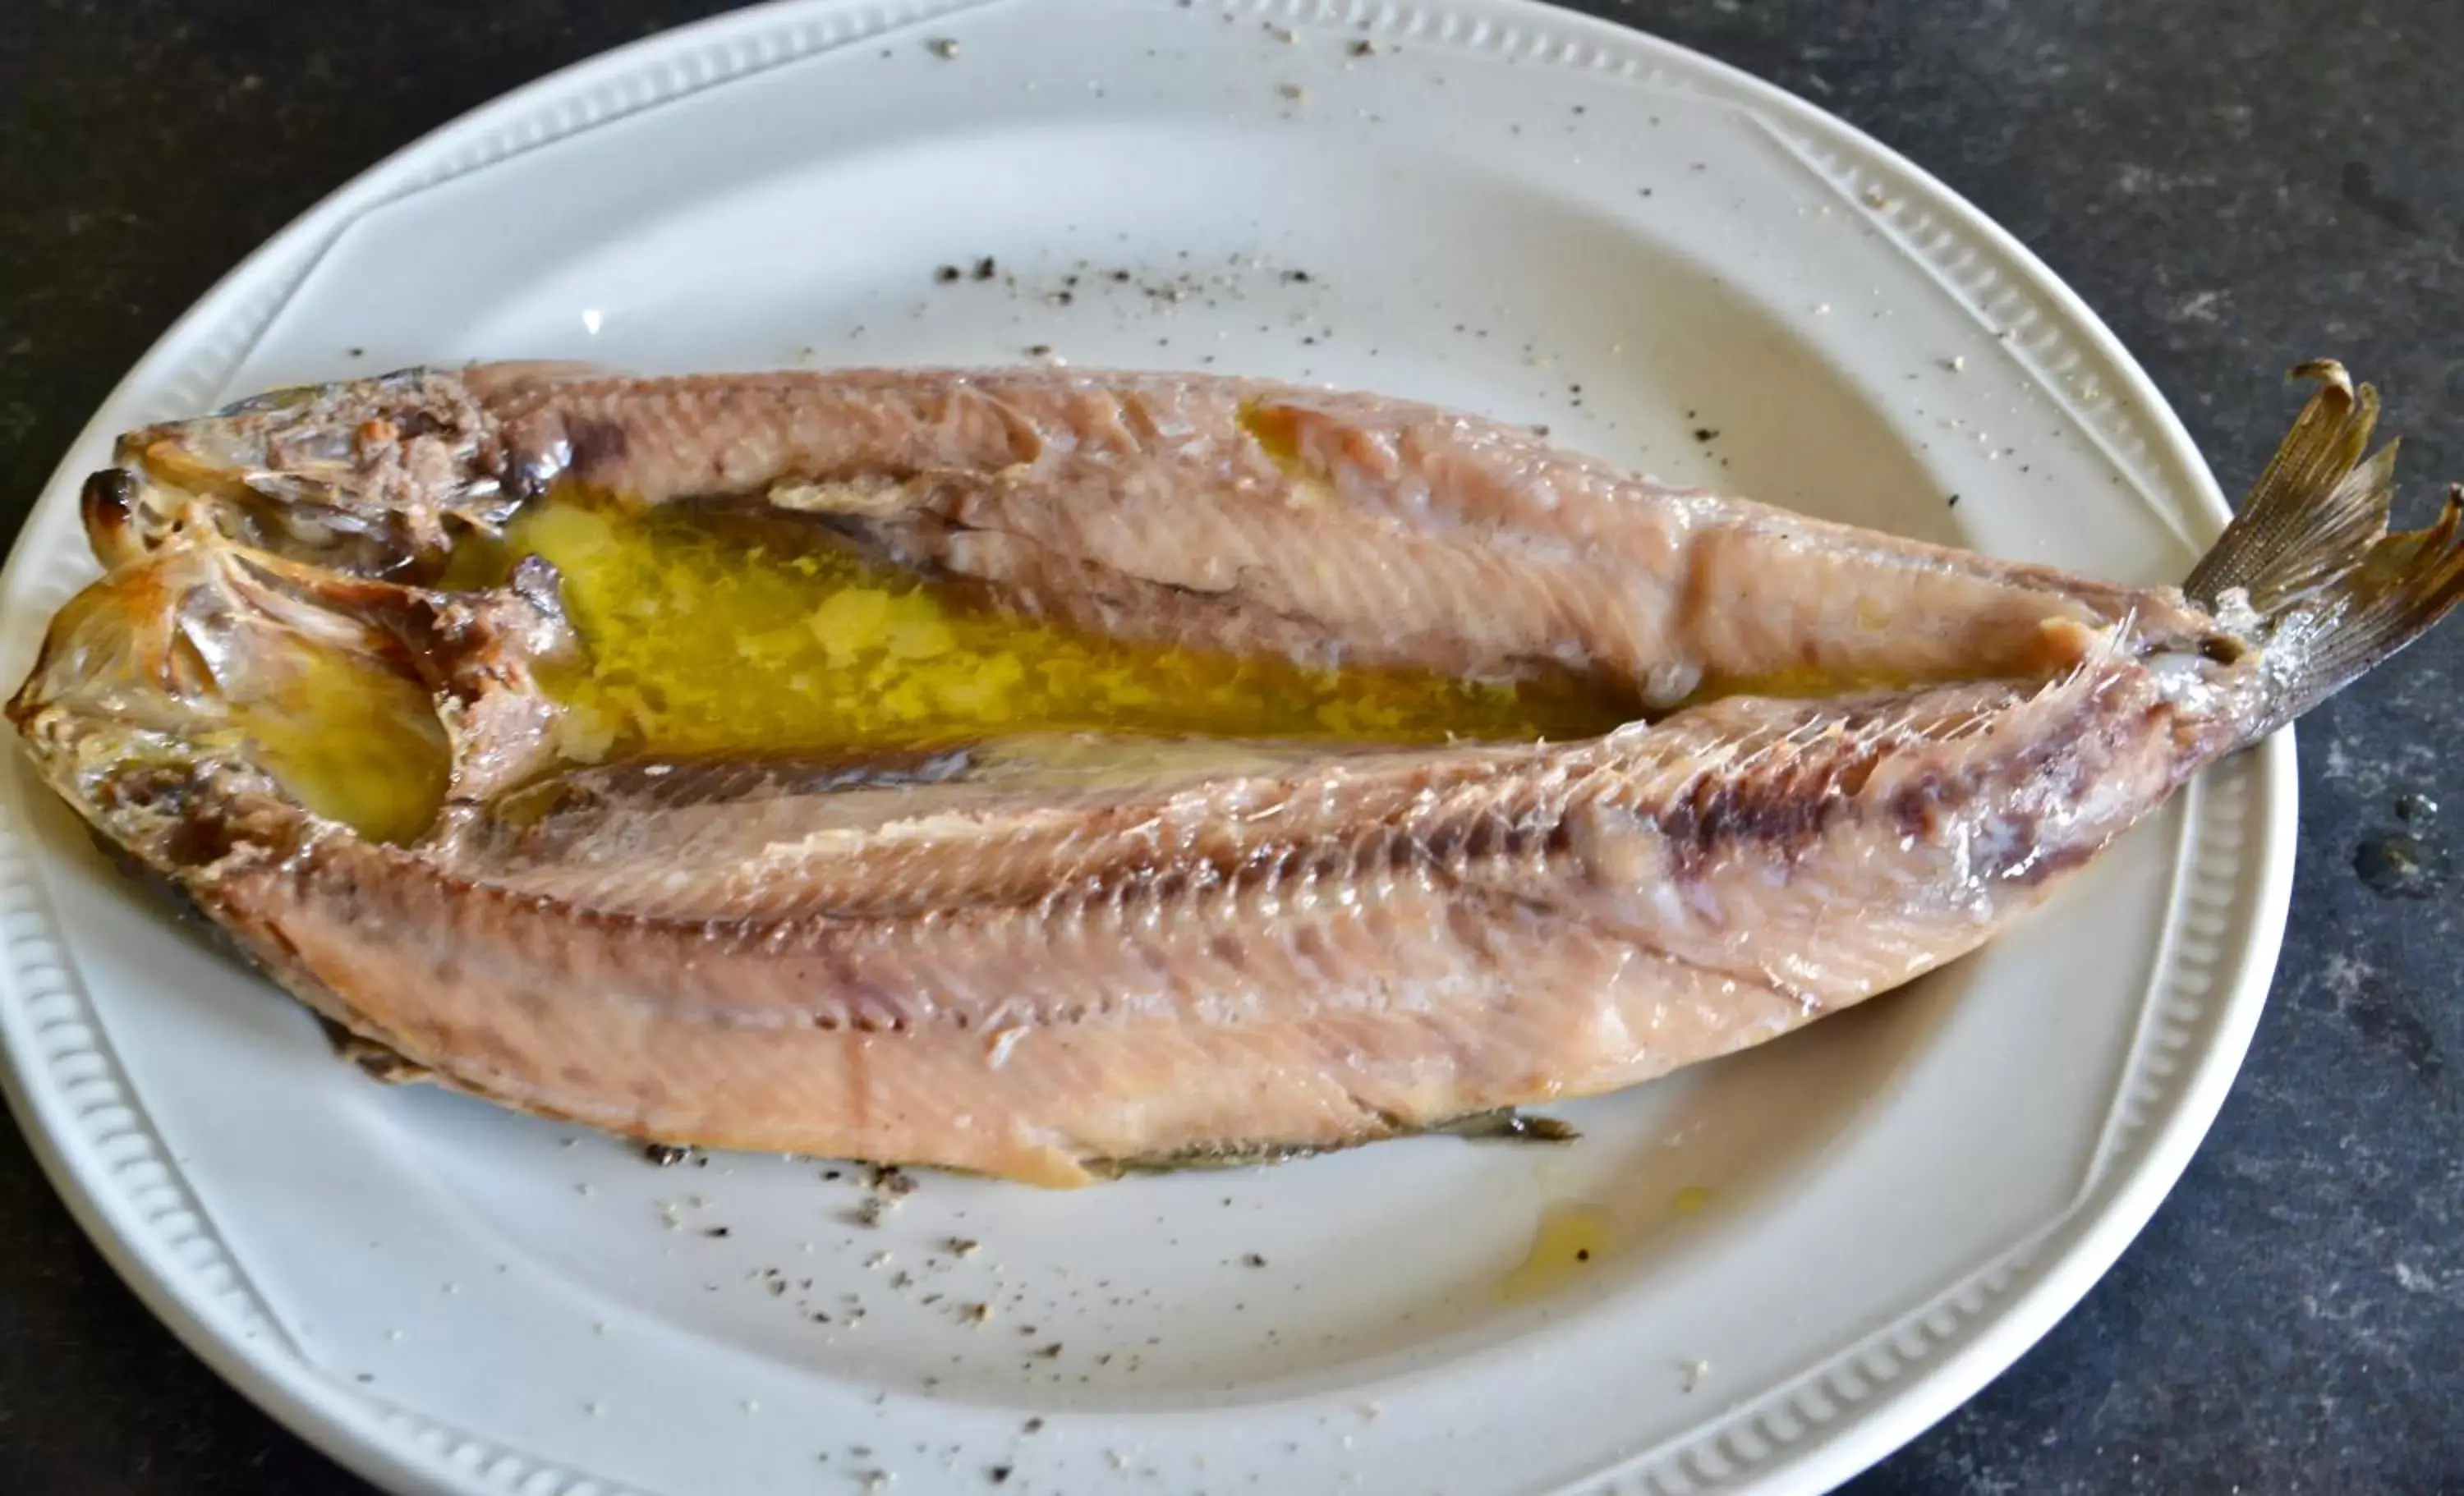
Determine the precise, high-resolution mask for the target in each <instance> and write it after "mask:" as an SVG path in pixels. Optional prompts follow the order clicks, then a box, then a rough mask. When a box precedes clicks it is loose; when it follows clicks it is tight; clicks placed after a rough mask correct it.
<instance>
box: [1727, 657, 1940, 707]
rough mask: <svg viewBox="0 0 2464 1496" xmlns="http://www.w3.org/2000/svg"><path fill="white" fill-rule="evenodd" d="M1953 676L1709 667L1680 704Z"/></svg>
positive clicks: (1861, 689) (1838, 691) (1859, 689)
mask: <svg viewBox="0 0 2464 1496" xmlns="http://www.w3.org/2000/svg"><path fill="white" fill-rule="evenodd" d="M1956 678H1959V677H1954V676H1943V677H1939V678H1926V677H1923V676H1919V675H1914V674H1909V673H1906V672H1899V673H1892V672H1887V671H1838V670H1823V669H1821V668H1820V667H1818V666H1813V665H1796V666H1790V667H1788V668H1786V669H1783V670H1775V671H1755V672H1752V673H1750V674H1746V673H1730V672H1728V671H1707V672H1705V675H1704V676H1703V682H1702V684H1701V685H1699V686H1697V687H1695V688H1694V690H1693V692H1692V693H1690V694H1689V695H1687V696H1686V698H1685V702H1684V704H1685V705H1686V706H1696V705H1700V704H1701V703H1703V702H1706V701H1719V700H1724V699H1726V698H1727V697H1729V696H1774V697H1784V698H1786V699H1789V700H1792V701H1810V700H1817V699H1820V698H1822V697H1826V696H1850V695H1862V694H1866V693H1876V692H1895V691H1908V690H1913V689H1914V688H1916V687H1919V686H1926V685H1940V684H1943V683H1944V682H1945V681H1947V680H1950V679H1956Z"/></svg>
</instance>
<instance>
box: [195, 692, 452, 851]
mask: <svg viewBox="0 0 2464 1496" xmlns="http://www.w3.org/2000/svg"><path fill="white" fill-rule="evenodd" d="M282 655H283V657H282V658H281V659H280V660H279V661H278V662H276V661H273V660H270V659H268V660H260V661H257V662H253V663H254V664H256V665H259V666H262V667H263V669H261V670H252V671H251V675H250V678H249V679H248V681H247V683H246V691H245V693H244V694H242V695H240V696H239V697H238V698H237V699H235V700H234V701H233V703H232V721H233V724H234V725H235V726H236V727H237V728H238V729H239V730H240V732H241V733H243V734H245V735H246V736H247V737H248V739H249V741H250V744H251V747H252V753H251V758H252V759H253V761H254V762H255V763H256V764H257V765H258V766H259V767H260V768H262V769H264V770H265V771H266V772H267V773H268V774H271V775H273V776H274V778H275V781H277V782H278V783H280V784H281V785H282V787H283V788H284V789H286V790H288V791H289V792H290V793H291V795H292V797H293V798H294V799H296V800H297V801H298V802H299V803H301V804H303V805H305V806H307V807H308V808H309V809H310V810H312V811H314V812H316V813H317V814H318V815H320V816H324V817H326V818H328V819H330V820H335V821H340V822H342V823H343V824H345V825H349V826H350V827H351V828H352V829H354V830H356V831H358V832H359V833H360V834H361V835H363V836H365V837H368V838H370V839H372V840H375V841H380V842H407V841H409V840H410V839H411V838H413V837H416V836H417V835H418V834H419V833H420V832H422V831H424V830H426V829H427V828H428V825H429V822H430V821H431V820H433V819H434V818H435V815H436V807H437V806H438V804H440V803H442V802H443V800H444V798H445V788H446V779H447V776H448V773H449V770H450V761H449V757H448V749H447V745H446V740H445V729H444V727H443V725H442V724H441V723H439V722H438V721H437V718H436V707H435V704H434V703H433V702H432V701H431V700H430V699H429V694H428V693H427V692H426V691H425V690H424V689H422V688H421V686H420V685H419V683H418V682H416V681H414V680H411V679H408V678H407V677H405V676H403V675H400V674H397V673H396V672H394V671H390V670H387V669H385V667H383V666H382V665H379V664H378V663H376V662H374V661H371V660H367V659H363V658H362V657H360V656H358V655H353V654H346V653H343V652H341V650H338V649H324V648H303V649H288V650H283V651H282Z"/></svg>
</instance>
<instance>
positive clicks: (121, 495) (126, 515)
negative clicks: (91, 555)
mask: <svg viewBox="0 0 2464 1496" xmlns="http://www.w3.org/2000/svg"><path fill="white" fill-rule="evenodd" d="M137 495H138V482H137V474H136V473H131V472H129V471H128V470H127V469H126V468H104V469H102V470H101V471H100V472H99V473H93V474H91V475H90V476H88V477H87V478H86V480H85V487H84V488H83V489H82V490H80V491H79V492H78V495H77V512H78V515H79V517H80V518H82V519H83V521H84V524H85V533H86V539H87V540H88V542H89V543H91V544H92V545H93V546H94V548H95V549H96V550H97V551H98V552H101V551H116V550H118V549H119V541H120V539H121V537H122V536H123V535H124V534H125V532H126V531H127V530H128V528H129V526H130V525H131V524H132V523H133V522H134V521H135V520H136V517H137Z"/></svg>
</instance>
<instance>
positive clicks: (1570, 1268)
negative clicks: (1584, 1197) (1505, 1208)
mask: <svg viewBox="0 0 2464 1496" xmlns="http://www.w3.org/2000/svg"><path fill="white" fill-rule="evenodd" d="M1615 1227H1616V1223H1615V1222H1614V1221H1611V1220H1610V1218H1609V1213H1608V1212H1607V1211H1605V1210H1602V1209H1601V1208H1600V1207H1598V1206H1597V1205H1557V1206H1553V1207H1551V1209H1550V1210H1549V1212H1548V1213H1547V1214H1546V1215H1543V1216H1542V1217H1541V1218H1540V1229H1539V1230H1538V1231H1537V1232H1535V1233H1534V1234H1533V1235H1532V1238H1531V1250H1530V1251H1529V1253H1527V1254H1525V1256H1524V1259H1523V1261H1522V1262H1520V1263H1518V1264H1516V1265H1515V1267H1514V1269H1513V1270H1512V1271H1511V1272H1508V1273H1507V1275H1506V1276H1505V1277H1504V1278H1503V1279H1501V1280H1499V1282H1498V1285H1497V1296H1498V1297H1499V1298H1500V1299H1502V1300H1505V1301H1506V1302H1507V1303H1519V1302H1522V1301H1524V1300H1527V1299H1538V1298H1546V1297H1547V1296H1548V1295H1550V1294H1551V1293H1554V1292H1556V1291H1557V1290H1558V1289H1560V1288H1563V1287H1567V1286H1568V1285H1570V1284H1572V1283H1573V1282H1574V1281H1576V1280H1577V1279H1579V1278H1581V1277H1582V1276H1583V1275H1584V1274H1585V1273H1587V1272H1589V1271H1591V1270H1592V1269H1593V1268H1594V1267H1596V1266H1598V1265H1599V1264H1600V1263H1601V1261H1602V1260H1604V1259H1605V1258H1606V1257H1607V1256H1608V1253H1609V1248H1610V1246H1611V1245H1612V1244H1614V1241H1615Z"/></svg>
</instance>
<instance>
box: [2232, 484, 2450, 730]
mask: <svg viewBox="0 0 2464 1496" xmlns="http://www.w3.org/2000/svg"><path fill="white" fill-rule="evenodd" d="M2458 602H2464V484H2455V485H2451V486H2450V487H2449V489H2448V491H2447V504H2446V507H2445V508H2444V509H2442V510H2441V511H2440V512H2439V516H2438V518H2437V519H2436V520H2435V521H2434V522H2432V523H2431V524H2430V525H2429V526H2428V527H2427V528H2424V529H2420V530H2407V531H2402V532H2399V533H2398V534H2395V535H2390V536H2387V538H2386V539H2381V540H2380V541H2378V542H2377V543H2376V544H2374V545H2372V546H2371V547H2370V548H2369V550H2368V551H2367V552H2366V553H2365V555H2364V556H2363V557H2362V559H2361V560H2360V561H2359V562H2358V563H2356V564H2355V565H2353V566H2351V567H2349V568H2347V569H2346V570H2345V572H2344V573H2343V575H2342V576H2339V577H2337V578H2336V579H2335V580H2333V581H2331V582H2329V583H2325V584H2323V585H2321V586H2320V587H2317V588H2314V589H2312V590H2311V591H2310V592H2309V593H2308V594H2307V595H2305V596H2304V597H2302V598H2301V599H2300V600H2299V601H2298V602H2296V603H2294V604H2292V605H2288V606H2287V607H2286V608H2285V609H2284V610H2283V611H2282V612H2280V613H2278V614H2277V615H2275V616H2273V617H2271V618H2269V619H2268V620H2267V623H2268V626H2269V627H2268V632H2267V642H2266V644H2265V645H2264V646H2263V648H2262V649H2261V653H2260V658H2259V668H2260V674H2261V678H2262V679H2263V680H2265V682H2266V684H2267V687H2268V692H2267V695H2268V710H2267V712H2266V714H2265V715H2264V716H2263V717H2262V719H2261V720H2260V721H2259V723H2258V724H2257V725H2256V727H2255V729H2254V730H2252V731H2250V732H2248V733H2246V734H2245V736H2244V740H2245V741H2249V740H2255V739H2256V738H2258V737H2264V736H2266V735H2267V734H2268V733H2270V732H2273V731H2275V730H2276V729H2277V727H2280V726H2282V725H2283V724H2284V723H2286V722H2289V721H2291V720H2293V719H2294V718H2295V717H2297V716H2299V715H2301V714H2302V713H2304V712H2307V711H2309V710H2310V709H2311V708H2312V707H2314V706H2316V705H2318V704H2319V703H2320V702H2321V701H2323V700H2325V699H2326V698H2327V697H2329V696H2331V695H2333V694H2335V693H2337V692H2338V691H2341V690H2343V688H2344V687H2345V686H2346V685H2349V684H2350V683H2351V682H2353V681H2354V680H2356V679H2358V678H2359V677H2360V676H2362V675H2365V674H2366V673H2368V672H2369V671H2371V670H2372V669H2374V668H2376V667H2377V666H2378V665H2379V664H2381V663H2382V662H2384V661H2385V660H2387V658H2388V657H2389V656H2391V655H2393V654H2395V653H2396V652H2397V651H2398V650H2400V649H2403V648H2404V647H2405V646H2407V645H2409V644H2410V643H2412V641H2414V640H2415V639H2418V638H2420V637H2421V636H2422V635H2423V634H2425V633H2427V632H2429V631H2430V629H2431V627H2432V626H2433V625H2435V624H2436V623H2437V622H2438V621H2439V620H2440V619H2442V618H2444V617H2446V616H2447V612H2448V609H2450V608H2452V607H2453V606H2454V605H2456V604H2457V603H2458Z"/></svg>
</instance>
